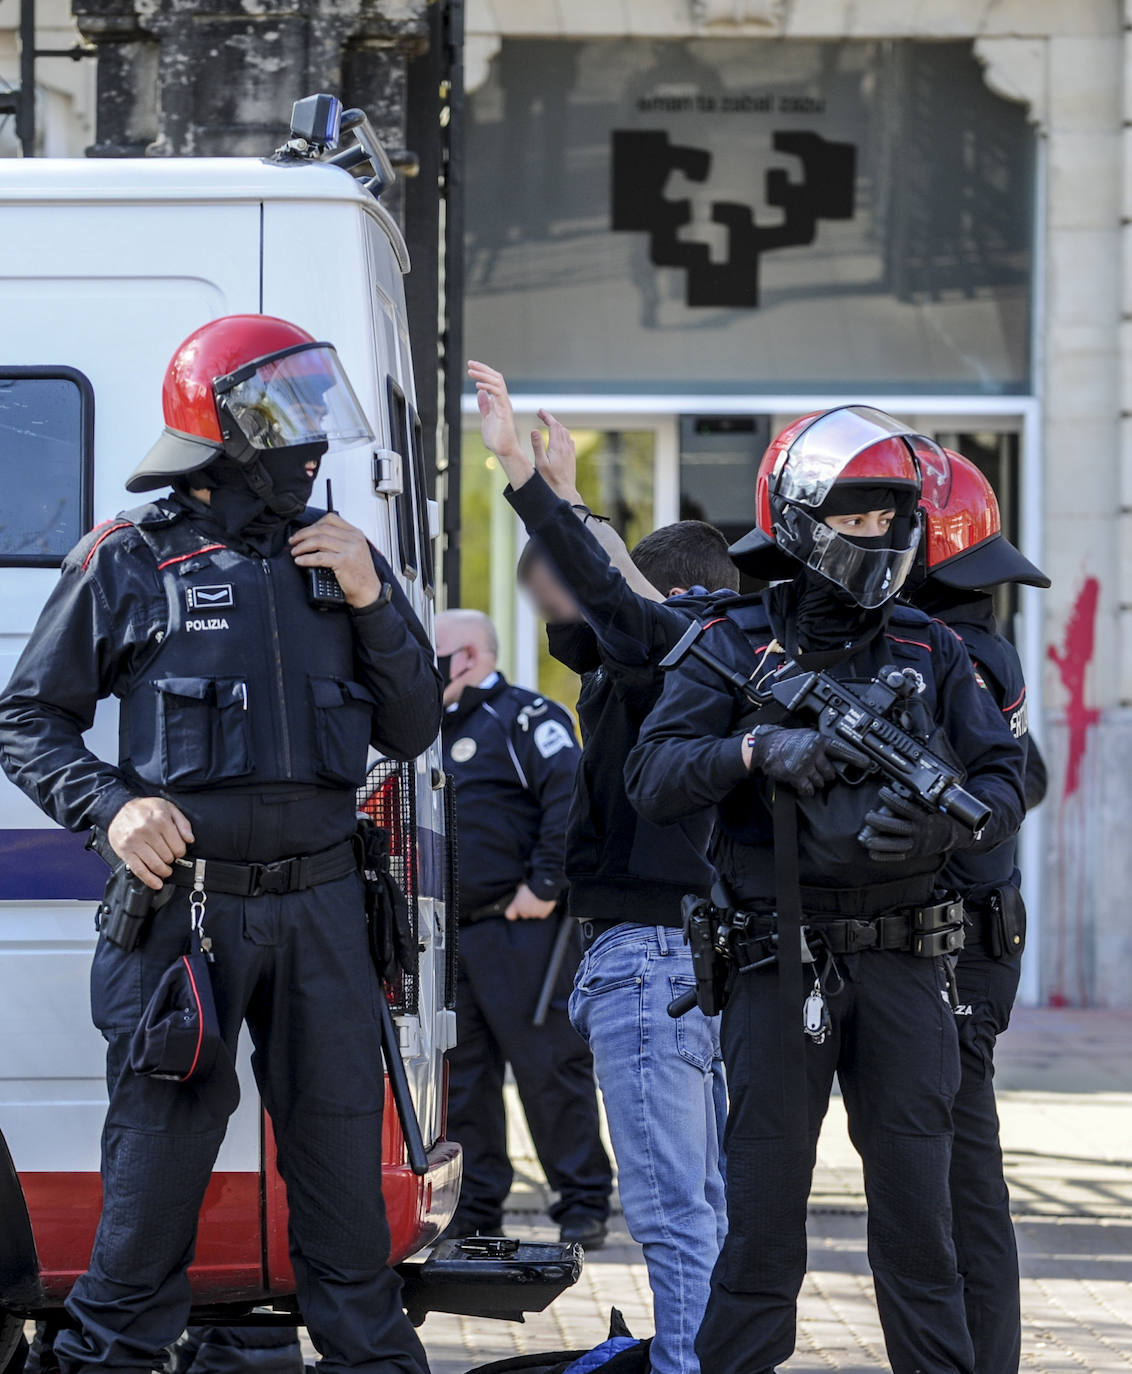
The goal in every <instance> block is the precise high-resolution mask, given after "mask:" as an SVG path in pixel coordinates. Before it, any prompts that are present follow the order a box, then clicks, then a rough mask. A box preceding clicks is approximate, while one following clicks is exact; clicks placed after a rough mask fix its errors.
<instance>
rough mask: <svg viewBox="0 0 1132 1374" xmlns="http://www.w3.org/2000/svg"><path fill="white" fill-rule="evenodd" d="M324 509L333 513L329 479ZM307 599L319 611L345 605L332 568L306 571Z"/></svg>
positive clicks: (328, 480)
mask: <svg viewBox="0 0 1132 1374" xmlns="http://www.w3.org/2000/svg"><path fill="white" fill-rule="evenodd" d="M326 509H327V511H328V512H331V513H332V512H333V511H334V493H333V492H332V491H331V489H330V478H329V477H328V478H327V479H326ZM307 599H308V600H309V601H310V603H311V605H312V606H317V607H318V609H319V610H320V611H329V610H330V609H332V608H333V607H335V606H344V605H345V604H346V593H345V592H344V591H343V590H342V588H341V586H340V585H339V583H338V579H337V577H335V576H334V570H333V568H308V569H307Z"/></svg>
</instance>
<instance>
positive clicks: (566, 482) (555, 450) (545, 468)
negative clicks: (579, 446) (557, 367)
mask: <svg viewBox="0 0 1132 1374" xmlns="http://www.w3.org/2000/svg"><path fill="white" fill-rule="evenodd" d="M538 417H539V419H540V420H541V421H542V422H543V424H544V425H545V426H546V428H547V434H548V437H547V439H545V440H544V439H543V437H542V430H541V429H532V430H531V447H532V448H533V449H534V451H535V469H536V471H538V472H539V473H541V474H542V476H543V477H544V478H545V479H546V483H547V485H548V486H549V487H550V488H551V489H552V490H553V491H554V492H555V493H556V494H557V495H558V496H561V497H562V499H563V500H564V501H569V502H570V503H571V505H580V504H581V502H582V498H581V496H580V495H579V494H578V454H577V451H576V450H575V448H574V436H573V435H572V434H571V433H570V431H569V430H568V429H567V428H566V426H565V425H564V424H563V423H562V421H561V420H556V419H555V418H554V416H553V415H551V413H550V411H549V410H540V411H539V413H538Z"/></svg>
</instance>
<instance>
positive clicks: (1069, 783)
mask: <svg viewBox="0 0 1132 1374" xmlns="http://www.w3.org/2000/svg"><path fill="white" fill-rule="evenodd" d="M1100 592H1101V587H1100V583H1099V582H1098V581H1097V579H1096V578H1095V577H1087V578H1086V579H1085V581H1084V582H1083V583H1082V585H1081V590H1080V591H1079V592H1078V593H1077V600H1076V601H1075V602H1074V603H1073V609H1072V611H1070V613H1069V619H1068V620H1067V621H1066V623H1065V644H1064V648H1062V649H1056V648H1054V646H1053V645H1052V644H1051V645H1050V646H1049V647H1048V648H1047V650H1046V653H1047V654H1048V656H1049V659H1050V662H1051V663H1053V664H1054V665H1055V666H1056V667H1057V671H1058V675H1059V676H1060V678H1061V683H1062V686H1063V687H1064V688H1065V691H1066V695H1067V696H1068V698H1069V700H1068V701H1067V702H1066V705H1065V723H1066V726H1067V727H1068V732H1069V738H1068V743H1067V748H1066V762H1065V790H1064V793H1063V800H1068V799H1069V798H1070V797H1071V796H1073V794H1074V793H1075V792H1076V791H1077V790H1078V788H1079V787H1080V786H1081V765H1082V764H1083V763H1084V760H1085V748H1086V746H1087V744H1088V742H1089V728H1090V726H1093V725H1095V724H1096V723H1097V721H1098V720H1100V716H1101V713H1100V711H1098V710H1097V709H1096V707H1095V706H1086V705H1085V680H1086V678H1087V676H1088V672H1089V664H1090V663H1091V662H1092V661H1093V653H1094V651H1095V649H1096V633H1097V603H1098V602H1099V600H1100Z"/></svg>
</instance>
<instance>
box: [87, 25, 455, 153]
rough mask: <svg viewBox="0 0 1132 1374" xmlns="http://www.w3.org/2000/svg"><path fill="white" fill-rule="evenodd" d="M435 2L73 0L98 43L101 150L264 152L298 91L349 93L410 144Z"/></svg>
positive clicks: (97, 148)
mask: <svg viewBox="0 0 1132 1374" xmlns="http://www.w3.org/2000/svg"><path fill="white" fill-rule="evenodd" d="M427 7H428V0H261V3H258V4H256V5H254V6H253V5H250V4H245V3H242V0H213V3H210V4H209V5H207V6H202V5H200V4H198V3H196V0H145V3H142V0H137V2H136V3H135V0H74V2H73V10H74V14H75V19H76V21H77V22H78V25H79V29H80V31H81V32H82V33H83V35H84V36H85V37H86V38H87V39H89V40H90V41H91V42H94V43H97V44H98V45H99V76H98V110H97V121H98V122H97V138H96V142H95V145H94V147H93V148H92V149H91V153H92V154H93V155H96V156H114V155H118V156H127V155H130V156H137V155H139V154H143V153H150V154H157V155H164V156H178V157H182V156H241V155H243V156H261V155H264V154H266V153H269V152H271V151H272V149H273V148H274V147H275V146H276V144H277V143H278V142H280V141H281V135H282V134H283V133H284V132H285V129H286V119H287V115H288V113H289V110H290V105H291V102H292V101H293V100H297V99H299V98H300V97H301V96H304V95H308V94H310V93H311V92H312V91H316V90H323V91H332V92H335V93H336V94H341V95H342V96H343V98H344V99H345V100H346V102H347V104H359V105H362V106H363V108H365V109H366V110H367V112H368V113H370V115H371V117H373V116H375V115H376V116H377V117H376V119H375V124H376V125H377V127H378V129H379V132H381V133H382V134H383V135H384V136H385V137H387V138H389V139H390V142H391V144H393V145H395V146H398V147H399V146H401V145H402V142H403V132H404V110H403V104H404V86H405V65H406V62H407V61H408V58H409V57H410V56H411V55H412V54H413V52H414V51H415V50H416V48H417V47H418V46H419V45H420V43H421V42H422V41H423V39H424V35H425V33H426V27H425V22H424V17H423V16H424V13H425V11H426V10H427Z"/></svg>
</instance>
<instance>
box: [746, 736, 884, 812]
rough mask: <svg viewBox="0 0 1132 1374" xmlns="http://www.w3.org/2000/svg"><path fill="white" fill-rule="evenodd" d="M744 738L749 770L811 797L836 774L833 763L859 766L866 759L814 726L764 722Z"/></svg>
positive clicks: (849, 746) (864, 762)
mask: <svg viewBox="0 0 1132 1374" xmlns="http://www.w3.org/2000/svg"><path fill="white" fill-rule="evenodd" d="M747 738H748V739H749V740H750V742H751V764H750V766H751V771H752V772H754V771H755V770H757V771H758V772H760V773H763V774H765V776H766V777H768V778H772V779H773V780H774V781H775V782H788V783H789V784H790V785H791V786H792V787H793V788H794V789H795V790H796V791H797V792H798V794H799V795H800V796H803V797H812V796H813V795H814V793H815V792H820V791H821V789H822V788H823V787H825V786H827V785H828V784H829V783H831V782H832V781H833V780H834V778H836V777H837V769H836V767H835V766H834V765H835V763H839V762H840V763H852V764H856V765H858V766H860V765H862V764H866V763H867V762H868V760H867V759H866V758H864V756H863V755H862V754H860V753H858V751H857V750H856V749H854V748H853V747H852V746H851V745H848V744H845V743H844V742H843V741H842V740H839V739H829V738H827V737H826V736H825V735H819V734H818V732H817V731H816V730H809V729H798V730H789V729H787V728H786V727H785V726H782V725H764V726H761V727H760V728H759V729H757V730H755V731H753V732H752V733H751V734H750V735H748V736H747Z"/></svg>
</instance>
